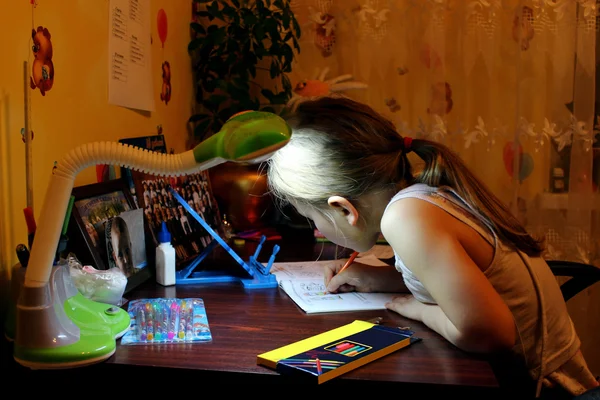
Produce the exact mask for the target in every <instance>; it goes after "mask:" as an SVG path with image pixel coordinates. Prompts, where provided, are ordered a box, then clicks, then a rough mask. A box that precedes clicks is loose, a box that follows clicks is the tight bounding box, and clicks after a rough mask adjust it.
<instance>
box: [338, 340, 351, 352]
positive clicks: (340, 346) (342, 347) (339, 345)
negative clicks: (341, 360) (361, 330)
mask: <svg viewBox="0 0 600 400" xmlns="http://www.w3.org/2000/svg"><path fill="white" fill-rule="evenodd" d="M353 346H354V345H353V344H352V343H348V342H346V343H341V344H338V345H337V346H335V349H336V350H338V351H341V350H345V349H348V348H350V347H353Z"/></svg>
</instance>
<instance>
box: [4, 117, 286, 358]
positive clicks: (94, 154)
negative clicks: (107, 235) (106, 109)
mask: <svg viewBox="0 0 600 400" xmlns="http://www.w3.org/2000/svg"><path fill="white" fill-rule="evenodd" d="M290 137H291V129H290V128H289V126H288V125H287V124H286V122H285V121H284V120H283V119H282V118H280V117H279V116H277V115H275V114H272V113H267V112H260V111H246V112H244V113H240V114H237V115H234V116H233V117H232V118H230V119H229V120H228V121H227V122H226V123H225V124H224V125H223V127H222V129H221V130H220V131H219V132H218V133H216V134H214V135H213V136H211V137H210V138H208V139H206V140H204V141H202V142H201V143H200V144H198V145H197V146H196V147H195V148H194V149H192V150H189V151H186V152H184V153H181V154H163V153H155V152H151V151H148V150H144V149H140V148H136V147H131V146H129V145H124V144H121V143H117V142H95V143H89V144H86V145H82V146H80V147H77V148H75V149H74V150H72V151H71V152H69V153H68V154H67V155H66V156H65V157H64V158H63V159H62V160H61V161H60V162H59V163H58V164H57V166H56V168H55V169H54V171H53V173H52V176H51V179H50V183H49V185H48V189H47V192H46V197H45V199H44V204H43V206H42V210H41V214H40V219H39V222H38V225H37V231H36V236H35V244H34V246H33V247H32V249H31V257H30V259H29V264H28V267H27V271H26V273H25V280H24V283H23V286H22V288H21V291H20V295H19V300H18V302H17V310H16V313H17V316H16V337H15V347H14V358H15V360H16V361H17V362H18V363H19V364H21V365H24V366H26V367H29V368H32V369H53V368H71V367H78V366H84V365H88V364H92V363H96V362H100V361H103V360H105V359H107V358H108V357H110V356H111V355H112V354H113V353H114V352H115V348H116V340H117V339H118V338H120V337H121V336H122V335H123V334H125V332H126V331H127V329H128V328H129V323H130V318H129V315H128V313H127V311H125V310H124V309H122V308H120V307H114V306H111V305H109V304H103V303H98V302H95V301H92V300H89V299H87V298H85V297H84V296H82V295H81V294H80V293H79V292H78V291H77V289H76V288H75V286H74V284H73V282H72V281H71V276H70V273H69V270H68V266H66V265H64V264H58V265H55V264H54V258H55V255H56V249H57V245H58V242H59V238H60V233H61V228H62V224H63V219H64V216H65V213H66V210H67V206H68V203H69V198H70V196H71V191H72V189H73V185H74V181H75V176H76V175H77V174H78V173H79V172H80V171H81V170H83V169H85V168H87V167H89V166H92V165H96V164H113V165H117V166H122V167H127V168H131V169H135V170H140V171H143V172H146V173H150V174H154V175H159V176H181V175H186V174H193V173H197V172H199V171H203V170H206V169H208V168H211V167H213V166H215V165H218V164H221V163H224V162H227V161H232V162H243V163H259V162H262V161H265V160H267V159H268V158H269V157H270V156H271V155H272V154H273V152H275V151H277V150H278V149H280V148H281V147H283V146H284V145H285V144H286V143H287V142H288V141H289V139H290Z"/></svg>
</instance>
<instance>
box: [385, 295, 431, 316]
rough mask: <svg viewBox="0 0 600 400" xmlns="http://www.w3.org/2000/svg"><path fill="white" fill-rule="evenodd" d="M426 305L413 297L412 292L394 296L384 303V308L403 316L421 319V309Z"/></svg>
mask: <svg viewBox="0 0 600 400" xmlns="http://www.w3.org/2000/svg"><path fill="white" fill-rule="evenodd" d="M425 307H427V305H425V304H423V303H421V302H420V301H419V300H417V299H415V297H414V296H413V295H412V294H404V295H401V296H395V297H394V298H393V299H392V301H390V302H389V303H386V304H385V308H387V309H388V310H391V311H395V312H397V313H398V314H400V315H402V316H403V317H406V318H410V319H414V320H415V321H421V322H422V321H423V311H424V310H425Z"/></svg>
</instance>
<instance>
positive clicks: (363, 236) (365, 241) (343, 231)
mask: <svg viewBox="0 0 600 400" xmlns="http://www.w3.org/2000/svg"><path fill="white" fill-rule="evenodd" d="M294 207H295V208H296V211H298V213H299V214H300V215H302V216H304V217H306V218H308V219H310V220H311V221H312V222H313V223H314V225H315V227H316V228H317V229H318V230H319V231H320V232H321V233H322V234H323V235H325V237H326V238H327V239H329V240H330V241H331V242H333V243H335V244H337V245H339V246H342V247H346V248H350V249H352V250H355V251H360V252H363V251H368V250H369V249H370V248H371V247H373V246H374V245H375V243H376V240H377V237H378V234H373V233H371V232H368V230H367V229H366V228H365V227H364V224H362V223H358V224H356V225H354V226H353V225H350V223H349V222H348V220H347V219H346V218H345V217H344V216H343V215H342V214H341V213H337V212H333V213H329V215H327V216H326V215H325V214H324V213H323V212H321V211H320V210H317V209H315V208H313V207H309V206H299V205H294Z"/></svg>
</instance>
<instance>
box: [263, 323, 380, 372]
mask: <svg viewBox="0 0 600 400" xmlns="http://www.w3.org/2000/svg"><path fill="white" fill-rule="evenodd" d="M373 326H374V324H372V323H370V322H366V321H360V320H356V321H354V322H352V323H349V324H347V325H344V326H340V327H339V328H335V329H332V330H330V331H327V332H323V333H320V334H318V335H316V336H312V337H309V338H307V339H304V340H301V341H299V342H295V343H292V344H289V345H287V346H283V347H280V348H278V349H275V350H271V351H269V352H266V353H263V354H259V355H258V356H257V357H258V360H257V361H258V364H261V365H264V366H266V367H270V368H276V367H277V362H278V361H279V360H282V359H284V358H289V357H292V356H295V355H296V354H299V353H303V352H305V351H308V350H312V349H314V348H315V347H319V346H323V345H325V344H327V343H330V342H333V341H335V340H338V339H342V338H345V337H347V336H350V335H353V334H355V333H358V332H362V331H366V330H367V329H370V328H372V327H373Z"/></svg>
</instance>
